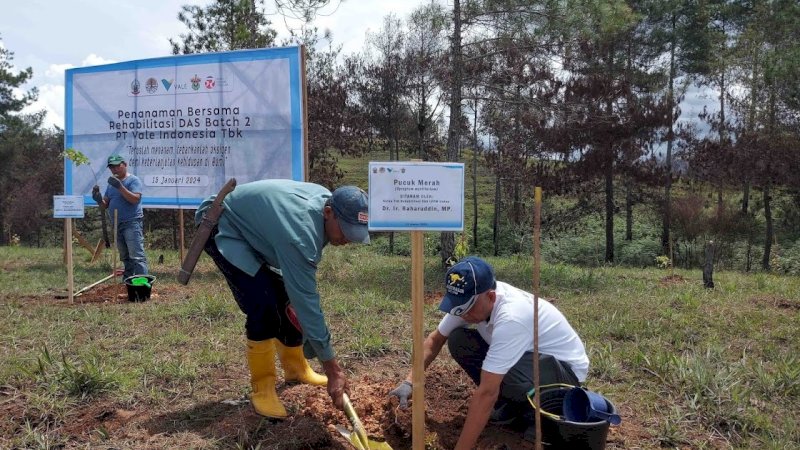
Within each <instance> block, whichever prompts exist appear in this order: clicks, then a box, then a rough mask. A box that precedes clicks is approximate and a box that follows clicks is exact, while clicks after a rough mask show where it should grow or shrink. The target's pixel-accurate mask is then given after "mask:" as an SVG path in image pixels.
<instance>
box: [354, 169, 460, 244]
mask: <svg viewBox="0 0 800 450" xmlns="http://www.w3.org/2000/svg"><path fill="white" fill-rule="evenodd" d="M369 229H370V231H414V230H416V231H462V230H463V229H464V164H462V163H431V162H409V161H403V162H398V161H391V162H370V163H369Z"/></svg>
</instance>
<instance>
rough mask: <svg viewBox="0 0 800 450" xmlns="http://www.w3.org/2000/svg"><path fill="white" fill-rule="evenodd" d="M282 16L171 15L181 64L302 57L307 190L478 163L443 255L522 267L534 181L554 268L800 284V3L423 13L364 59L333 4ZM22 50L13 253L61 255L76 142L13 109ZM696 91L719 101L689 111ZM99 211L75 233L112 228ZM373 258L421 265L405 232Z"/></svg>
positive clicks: (7, 200) (1, 207)
mask: <svg viewBox="0 0 800 450" xmlns="http://www.w3.org/2000/svg"><path fill="white" fill-rule="evenodd" d="M275 3H276V5H278V6H279V7H281V8H284V10H285V11H286V12H287V13H288V12H291V13H292V14H294V15H295V16H298V17H301V18H303V19H304V23H305V25H304V26H303V27H301V28H300V29H299V30H298V31H296V32H295V33H293V35H292V37H291V38H290V39H288V40H286V41H282V42H277V33H276V32H275V30H274V28H273V27H272V24H271V23H270V21H269V20H268V18H267V16H266V15H265V14H264V6H265V5H264V3H263V0H218V1H215V2H212V3H211V4H209V5H207V6H191V5H187V6H185V7H184V8H183V9H182V10H181V11H176V14H177V20H179V21H181V22H182V23H183V24H184V25H185V26H186V29H187V32H186V33H185V34H181V35H180V36H176V37H174V38H173V39H170V43H171V45H172V47H173V53H174V54H188V53H201V52H211V51H227V50H236V49H243V48H267V47H272V46H279V45H294V44H304V45H306V48H307V50H308V71H307V78H308V108H309V109H308V121H309V135H308V150H309V155H308V161H309V168H310V172H309V173H310V176H309V181H313V182H317V183H320V184H323V185H326V186H328V187H329V188H333V187H335V186H337V185H340V184H343V183H346V182H350V183H357V184H361V185H362V186H363V185H364V184H365V179H366V174H365V173H363V174H361V173H360V172H363V171H365V169H364V167H365V165H364V162H365V161H367V160H407V159H411V158H418V159H423V160H427V161H462V162H465V163H466V164H467V170H466V173H467V176H468V180H467V181H468V182H467V186H468V189H467V193H466V201H467V205H468V206H469V207H468V208H467V217H466V223H467V228H466V229H465V231H464V233H463V234H461V235H460V236H457V235H454V234H453V233H442V234H441V236H439V237H438V239H437V242H435V243H433V244H432V245H429V246H428V247H427V250H428V251H429V252H430V253H434V254H437V255H439V256H440V257H441V260H442V261H445V260H446V259H447V258H448V257H450V256H453V255H455V254H456V253H464V252H467V251H468V252H470V253H478V254H483V255H493V256H503V255H511V254H526V253H528V254H529V253H530V251H531V246H532V243H531V235H532V232H531V230H532V224H531V222H532V218H533V213H532V207H533V204H532V197H533V195H532V192H533V187H534V186H535V185H536V186H542V187H543V189H544V191H545V199H546V202H545V207H544V217H543V230H544V233H545V236H544V239H545V242H546V245H544V246H543V248H544V249H545V258H546V260H547V261H550V262H553V263H555V262H567V263H572V264H579V265H586V266H596V265H602V264H622V265H631V266H637V267H643V266H656V265H662V266H663V265H670V264H674V265H676V266H680V267H686V268H691V267H698V266H699V265H701V264H702V263H703V257H704V251H703V250H705V249H706V248H711V249H712V250H713V256H714V262H715V264H716V265H717V267H720V268H726V269H736V270H743V271H751V270H765V271H774V272H778V273H787V274H794V275H796V274H798V273H800V225H798V224H800V220H798V219H800V186H799V185H798V177H797V176H796V175H795V174H796V173H797V169H798V168H800V156H798V155H799V154H800V153H799V152H798V130H800V128H798V120H799V119H800V115H799V114H798V112H800V97H798V92H800V84H799V83H798V79H800V44H798V42H800V40H798V34H800V26H798V25H800V6H799V5H798V4H797V3H796V2H794V1H788V0H778V1H743V0H702V1H697V0H669V1H651V0H645V1H619V0H566V1H524V2H523V1H515V0H476V1H467V0H463V1H459V0H454V1H451V2H447V3H442V2H436V1H431V2H427V3H423V4H421V5H420V6H419V7H418V8H417V9H415V10H414V11H413V13H412V14H410V15H409V16H408V17H403V18H400V17H396V16H393V15H389V16H387V17H385V19H384V21H383V24H382V26H381V27H380V29H379V30H378V31H376V32H374V33H370V34H368V36H367V39H366V40H365V42H364V47H363V49H362V50H361V51H358V52H355V53H352V54H343V53H342V51H341V46H338V45H337V43H336V42H335V41H333V39H332V38H331V37H330V36H329V35H327V34H326V33H324V32H320V31H319V30H317V29H316V28H315V27H314V19H315V13H316V11H318V9H319V8H320V7H322V6H325V5H327V4H329V3H331V1H330V0H290V1H286V0H276V1H275ZM13 56H14V55H13V49H5V48H0V160H1V161H3V164H2V166H0V231H2V232H0V245H26V246H36V247H52V246H58V245H60V242H61V239H62V237H61V229H62V224H61V222H60V221H57V220H54V219H52V196H53V195H56V194H61V193H62V192H61V191H62V183H61V181H60V180H61V178H62V171H63V153H62V152H63V142H64V138H63V130H62V129H61V128H58V127H54V128H49V127H46V126H44V125H43V124H44V114H45V113H44V112H41V113H36V114H22V113H20V111H21V110H22V109H23V108H25V106H26V105H29V104H30V103H32V102H33V101H34V100H35V99H36V96H37V91H36V89H35V88H34V89H30V90H28V91H22V92H21V91H20V89H19V87H20V86H23V85H25V84H26V83H27V82H29V81H31V80H35V78H33V77H34V74H33V72H32V70H31V69H24V70H21V71H17V70H15V69H14V67H13ZM698 88H704V89H706V91H707V92H711V93H713V98H709V99H708V100H709V102H710V104H713V105H714V107H712V108H707V109H706V110H704V111H703V112H702V113H701V114H699V115H698V116H697V117H694V118H691V120H685V118H682V114H681V107H682V105H685V99H686V95H687V92H690V91H692V90H697V89H698ZM363 187H366V186H363ZM145 195H146V194H145ZM98 214H99V213H98V212H97V210H96V209H94V208H90V209H88V212H87V218H86V219H85V220H82V221H78V223H77V227H78V229H79V230H80V231H81V232H82V233H83V234H86V235H94V234H99V226H100V221H99V220H98V219H99V216H98ZM184 214H186V217H187V219H188V217H189V215H190V214H191V213H190V212H184ZM185 222H186V227H187V229H186V230H185V231H186V234H187V238H186V239H187V240H188V239H190V238H191V235H192V229H191V228H193V226H192V221H191V220H186V221H185ZM145 223H146V227H147V230H146V238H145V241H146V243H147V246H148V248H150V249H158V248H172V249H175V248H177V247H178V245H179V242H178V236H179V233H178V223H179V220H178V216H177V213H176V212H175V211H165V210H148V211H146V217H145ZM709 242H713V246H710V244H709ZM373 248H374V249H376V251H378V252H382V253H387V254H401V255H402V254H406V253H408V252H409V249H408V243H407V242H406V241H405V240H404V237H403V236H400V235H397V236H395V235H394V234H391V233H387V234H385V235H381V236H379V237H377V239H376V245H374V246H373Z"/></svg>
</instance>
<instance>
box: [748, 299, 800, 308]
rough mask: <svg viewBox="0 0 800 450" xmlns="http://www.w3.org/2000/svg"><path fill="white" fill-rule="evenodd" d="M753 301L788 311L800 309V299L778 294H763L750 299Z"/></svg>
mask: <svg viewBox="0 0 800 450" xmlns="http://www.w3.org/2000/svg"><path fill="white" fill-rule="evenodd" d="M750 302H751V303H755V304H757V305H764V306H767V307H770V308H777V309H784V310H788V311H800V301H797V300H792V299H788V298H784V297H781V296H778V295H763V296H759V297H753V298H751V299H750Z"/></svg>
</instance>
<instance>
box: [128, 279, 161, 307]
mask: <svg viewBox="0 0 800 450" xmlns="http://www.w3.org/2000/svg"><path fill="white" fill-rule="evenodd" d="M155 281H156V277H154V276H153V275H133V276H130V277H128V278H125V287H126V288H127V289H128V301H129V302H144V301H146V300H148V299H149V298H150V292H151V291H152V289H153V282H155Z"/></svg>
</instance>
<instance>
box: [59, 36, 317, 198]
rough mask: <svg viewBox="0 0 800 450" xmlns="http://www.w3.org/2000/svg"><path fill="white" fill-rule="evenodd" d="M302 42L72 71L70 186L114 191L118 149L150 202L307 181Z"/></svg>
mask: <svg viewBox="0 0 800 450" xmlns="http://www.w3.org/2000/svg"><path fill="white" fill-rule="evenodd" d="M303 83H304V74H303V73H302V55H301V48H300V47H284V48H275V49H264V50H243V51H235V52H226V53H207V54H200V55H186V56H175V57H168V58H157V59H147V60H140V61H129V62H123V63H117V64H109V65H103V66H95V67H83V68H78V69H70V70H67V72H66V108H65V112H66V123H65V134H66V142H65V146H66V148H74V149H75V150H77V151H79V152H81V153H82V154H84V155H85V156H86V157H88V159H89V161H90V164H82V165H75V164H74V163H73V162H72V161H71V160H65V164H64V167H65V169H64V192H65V194H67V195H83V196H84V199H85V202H86V204H87V205H93V204H94V201H92V200H91V190H92V186H94V185H95V184H97V185H99V186H100V189H101V192H104V191H105V188H106V180H107V179H108V177H109V176H110V175H111V173H110V172H109V170H108V169H107V168H106V161H107V158H108V156H109V155H111V154H115V153H116V154H119V155H122V156H123V157H124V158H125V160H126V161H127V163H128V172H129V173H132V174H134V175H136V176H137V177H139V178H140V179H141V180H142V183H143V185H144V189H143V190H144V192H143V193H142V194H143V195H142V197H143V200H142V204H143V206H145V207H149V208H194V207H197V206H198V205H199V204H200V202H201V201H202V200H203V199H204V198H205V197H207V196H208V195H211V194H216V193H217V191H218V190H219V188H220V187H221V186H222V185H223V184H225V182H226V181H227V180H228V179H229V178H236V180H237V182H238V183H239V184H241V183H247V182H249V181H255V180H260V179H265V178H289V179H294V180H304V179H305V152H304V144H305V136H304V134H303V133H304V123H303V122H304V120H305V114H304V111H303Z"/></svg>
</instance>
